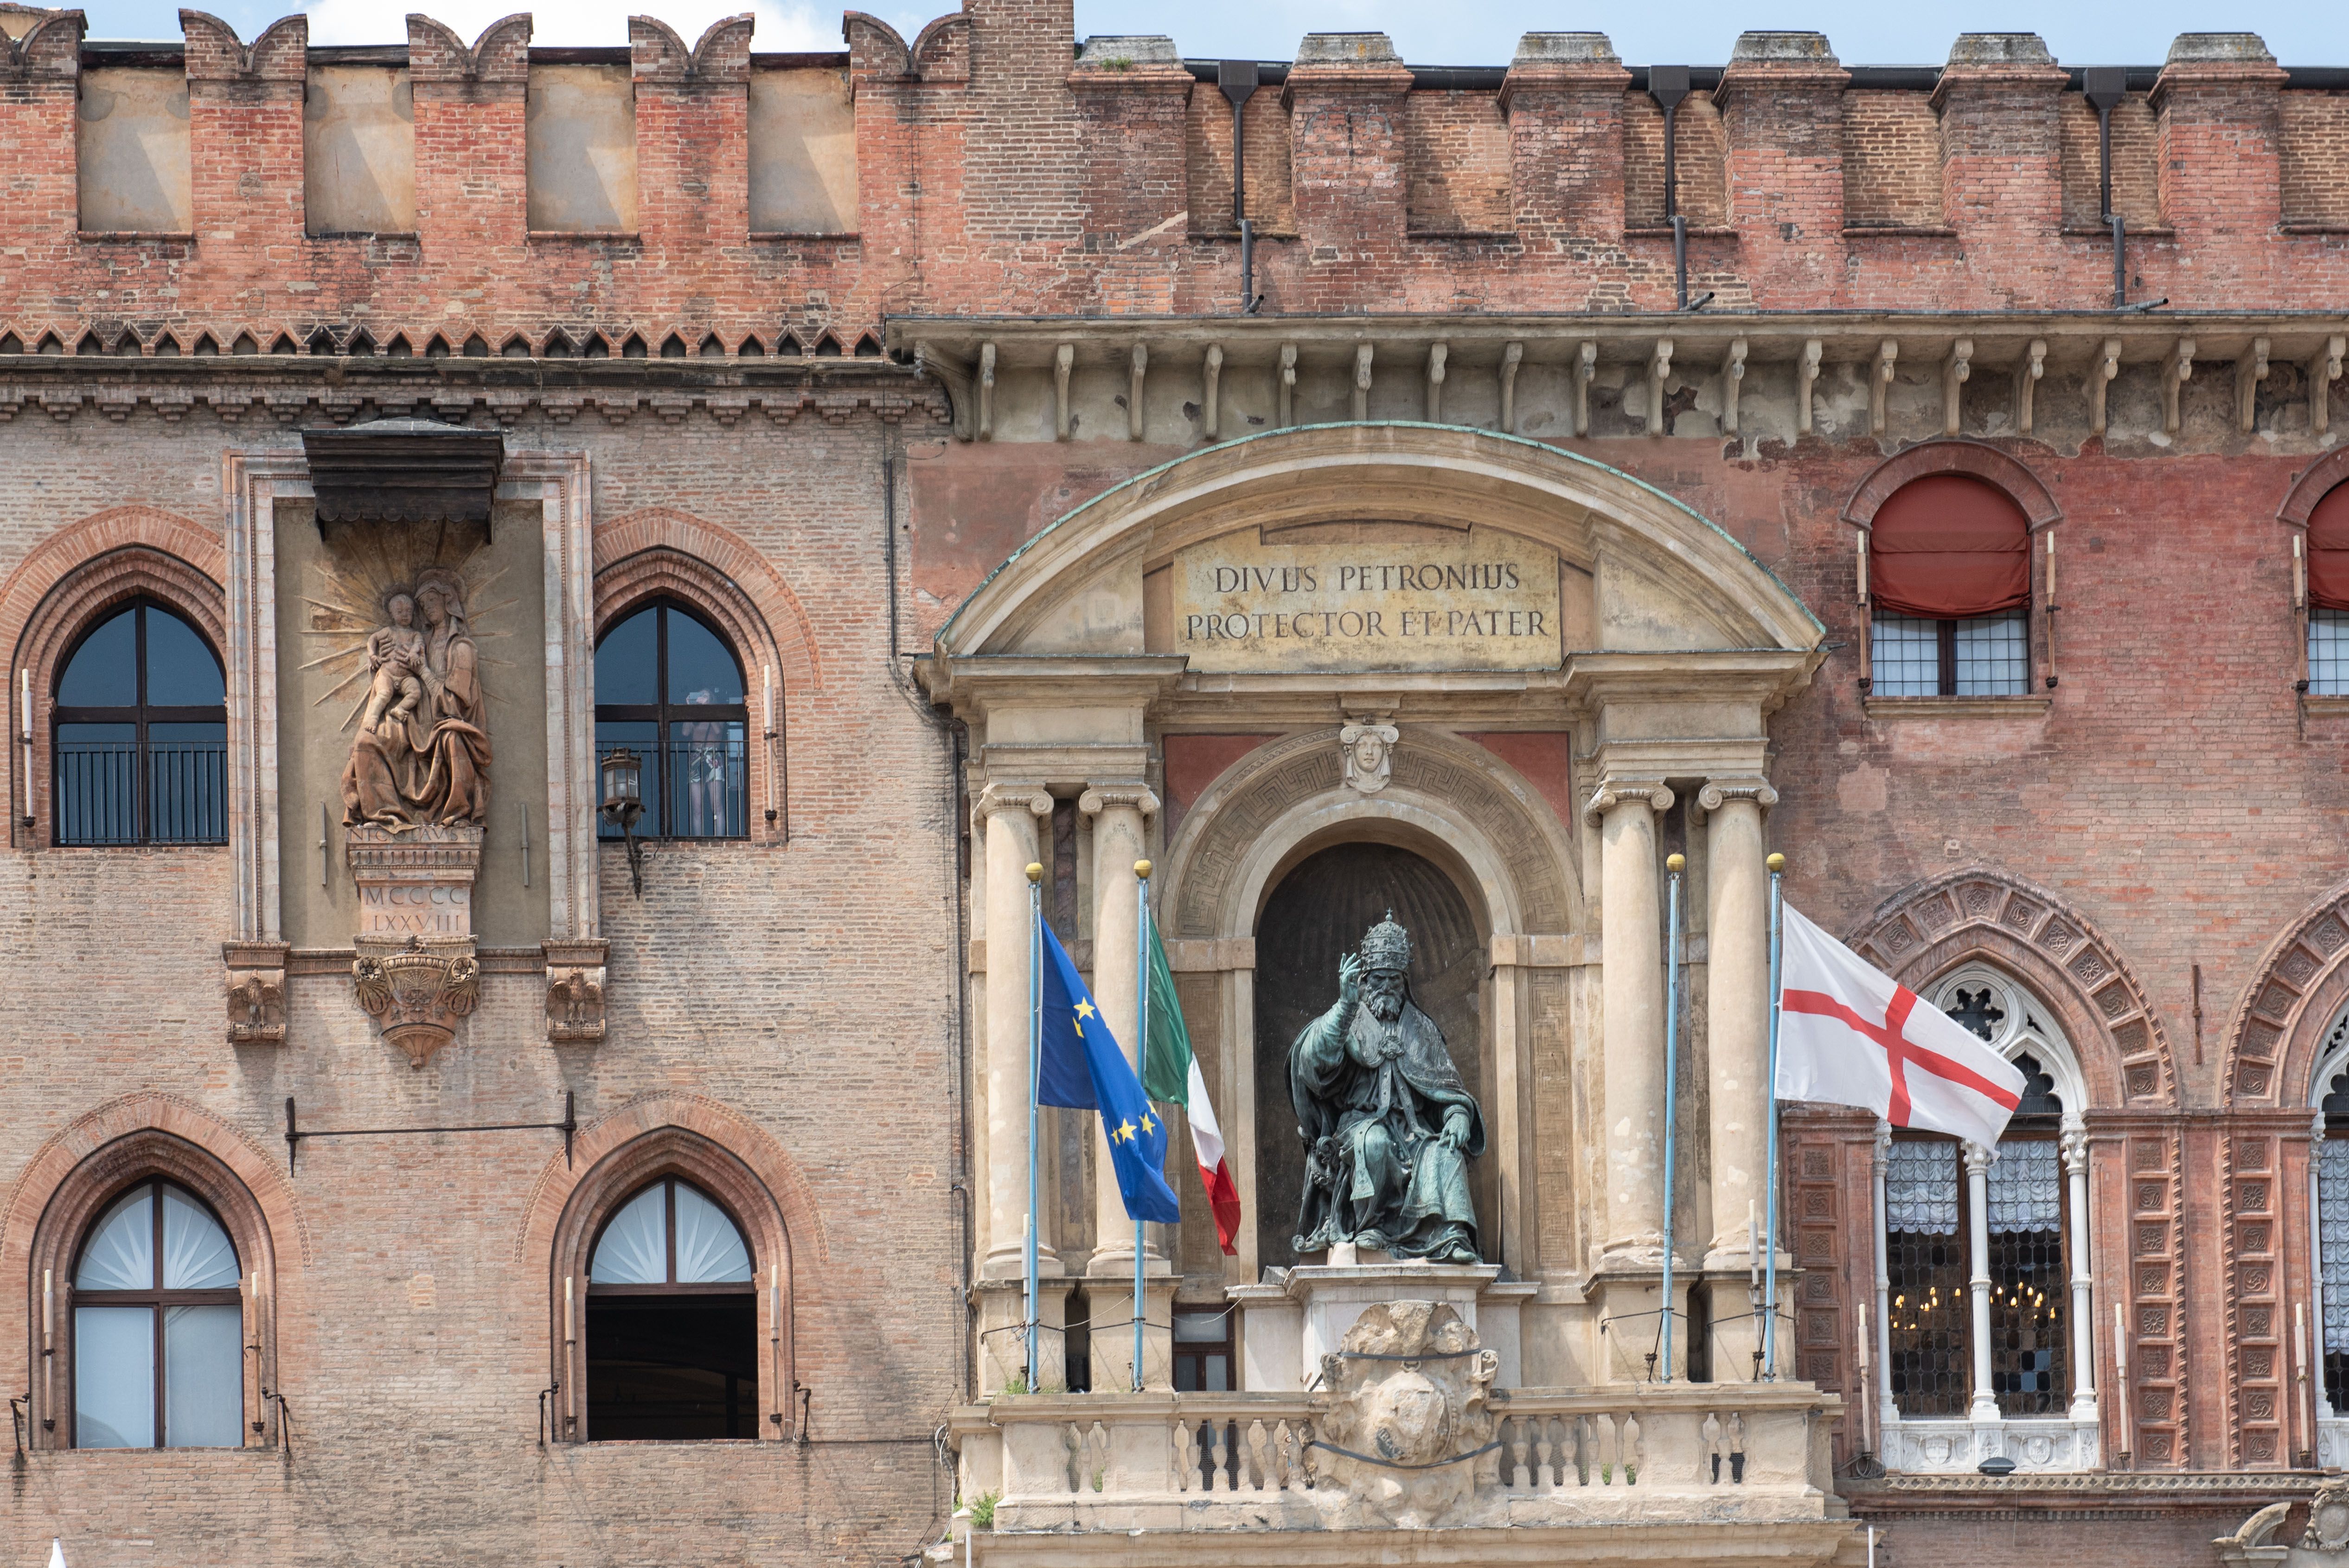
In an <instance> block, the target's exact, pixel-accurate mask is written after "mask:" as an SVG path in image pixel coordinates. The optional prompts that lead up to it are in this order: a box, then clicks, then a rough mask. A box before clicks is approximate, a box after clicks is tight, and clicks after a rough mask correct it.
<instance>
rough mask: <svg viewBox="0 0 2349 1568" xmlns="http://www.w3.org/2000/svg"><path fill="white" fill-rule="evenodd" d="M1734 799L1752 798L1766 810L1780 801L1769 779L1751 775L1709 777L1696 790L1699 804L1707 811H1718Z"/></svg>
mask: <svg viewBox="0 0 2349 1568" xmlns="http://www.w3.org/2000/svg"><path fill="white" fill-rule="evenodd" d="M1732 800H1751V801H1753V802H1754V804H1755V805H1757V806H1759V807H1761V808H1762V809H1763V810H1765V811H1766V810H1769V809H1770V808H1771V807H1773V806H1775V805H1776V804H1777V803H1778V791H1776V790H1775V789H1772V788H1770V781H1769V780H1768V779H1757V778H1754V777H1752V776H1750V775H1749V776H1745V777H1740V778H1731V779H1707V780H1706V781H1705V785H1704V788H1703V789H1699V790H1698V791H1697V792H1696V803H1697V805H1698V806H1699V807H1701V808H1702V810H1707V811H1718V810H1721V809H1722V807H1723V806H1725V805H1727V804H1728V803H1729V802H1730V801H1732Z"/></svg>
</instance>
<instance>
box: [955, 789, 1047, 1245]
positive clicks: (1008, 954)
mask: <svg viewBox="0 0 2349 1568" xmlns="http://www.w3.org/2000/svg"><path fill="white" fill-rule="evenodd" d="M971 810H972V814H973V815H974V816H976V817H978V819H979V820H980V821H982V822H983V823H984V824H985V825H986V833H987V1251H986V1256H985V1258H984V1259H983V1261H982V1264H981V1272H982V1273H983V1274H987V1275H988V1276H989V1277H991V1278H997V1279H1017V1278H1019V1276H1020V1275H1021V1274H1023V1273H1025V1271H1026V1257H1025V1253H1024V1249H1025V1247H1026V1244H1027V1220H1028V1096H1029V1088H1028V946H1029V941H1030V936H1029V911H1028V867H1029V865H1030V862H1032V861H1035V860H1036V858H1037V852H1036V851H1037V833H1036V821H1037V819H1038V818H1040V817H1050V815H1051V812H1052V797H1051V796H1050V795H1049V794H1047V793H1046V792H1045V791H1044V790H1043V789H1041V788H1040V787H1039V786H1037V785H1033V784H989V785H988V786H987V788H986V789H983V790H981V791H980V792H979V797H978V800H977V801H976V802H975V803H974V804H973V805H972V808H971ZM1037 1253H1038V1256H1039V1257H1040V1259H1041V1260H1043V1261H1044V1262H1045V1263H1046V1264H1048V1265H1049V1266H1050V1267H1051V1268H1053V1269H1055V1270H1057V1269H1058V1267H1059V1260H1058V1259H1057V1258H1056V1257H1055V1256H1054V1255H1053V1252H1052V1248H1051V1245H1050V1239H1049V1238H1039V1243H1038V1247H1037Z"/></svg>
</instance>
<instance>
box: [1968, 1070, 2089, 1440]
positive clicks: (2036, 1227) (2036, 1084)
mask: <svg viewBox="0 0 2349 1568" xmlns="http://www.w3.org/2000/svg"><path fill="white" fill-rule="evenodd" d="M2014 1065H2015V1066H2016V1067H2018V1068H2022V1069H2023V1078H2024V1082H2023V1099H2021V1101H2020V1102H2018V1103H2017V1105H2016V1107H2015V1111H2014V1115H2013V1118H2012V1119H2009V1120H2008V1122H2007V1124H2006V1136H2005V1137H2004V1138H2002V1139H2000V1140H1998V1158H1997V1159H1996V1160H1993V1161H1991V1166H1990V1172H1989V1176H1988V1179H1987V1190H1988V1195H1989V1200H1990V1210H1989V1215H1988V1218H1989V1225H1988V1227H1987V1228H1988V1230H1989V1233H1990V1271H1989V1272H1990V1378H1991V1392H1992V1393H1993V1394H1995V1395H1996V1396H1997V1397H1998V1408H1999V1414H2001V1415H2002V1416H2060V1415H2062V1414H2064V1410H2065V1409H2066V1408H2067V1407H2068V1406H2069V1404H2070V1402H2071V1397H2072V1375H2071V1369H2070V1367H2069V1366H2068V1364H2067V1363H2068V1361H2069V1353H2070V1348H2071V1345H2070V1333H2071V1331H2070V1329H2069V1327H2068V1326H2067V1323H2068V1318H2069V1315H2070V1310H2071V1296H2072V1286H2071V1274H2070V1270H2069V1268H2068V1267H2067V1266H2066V1264H2065V1262H2064V1203H2065V1201H2066V1200H2065V1196H2064V1161H2063V1156H2062V1152H2061V1150H2060V1149H2059V1148H2058V1146H2057V1144H2056V1132H2057V1130H2058V1127H2059V1124H2060V1122H2061V1119H2062V1117H2063V1114H2064V1106H2063V1102H2062V1101H2061V1100H2060V1099H2057V1098H2056V1095H2055V1080H2054V1078H2053V1077H2052V1076H2051V1075H2049V1074H2048V1073H2046V1072H2044V1071H2043V1070H2042V1069H2041V1068H2040V1065H2039V1063H2038V1062H2037V1061H2036V1060H2034V1059H2033V1057H2030V1056H2028V1055H2025V1056H2019V1057H2015V1058H2014Z"/></svg>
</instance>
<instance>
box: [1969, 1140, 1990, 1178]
mask: <svg viewBox="0 0 2349 1568" xmlns="http://www.w3.org/2000/svg"><path fill="white" fill-rule="evenodd" d="M1965 1150H1966V1174H1967V1175H1969V1176H1987V1175H1988V1174H1990V1164H1991V1161H1993V1160H1995V1159H1997V1158H1998V1154H1997V1152H1996V1150H1992V1149H1990V1148H1987V1147H1985V1146H1984V1145H1982V1144H1980V1143H1976V1142H1974V1141H1973V1140H1971V1139H1968V1140H1966V1143H1965Z"/></svg>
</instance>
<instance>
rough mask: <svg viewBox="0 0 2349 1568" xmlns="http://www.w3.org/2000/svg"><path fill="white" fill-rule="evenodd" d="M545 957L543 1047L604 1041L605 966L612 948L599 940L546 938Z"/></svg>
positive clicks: (542, 946)
mask: <svg viewBox="0 0 2349 1568" xmlns="http://www.w3.org/2000/svg"><path fill="white" fill-rule="evenodd" d="M539 950H540V951H541V952H542V953H543V954H545V955H546V1043H547V1044H548V1045H550V1046H594V1045H600V1044H602V1043H603V1039H604V985H605V963H606V961H607V960H608V959H609V957H610V955H611V950H612V944H610V943H608V942H606V941H605V940H604V939H603V938H602V937H600V936H596V937H588V938H586V939H585V940H579V941H574V940H570V939H567V938H557V937H550V938H548V939H547V940H546V941H544V942H542V943H540V944H539Z"/></svg>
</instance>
